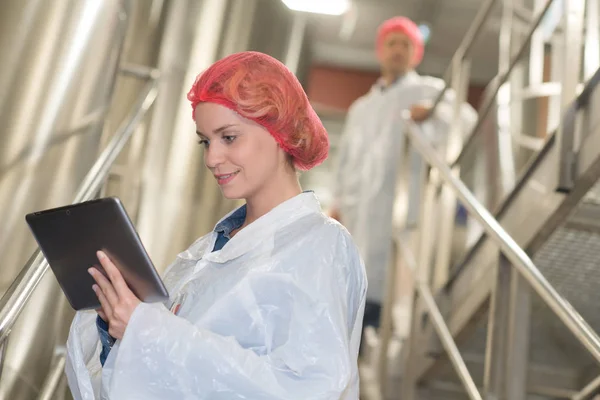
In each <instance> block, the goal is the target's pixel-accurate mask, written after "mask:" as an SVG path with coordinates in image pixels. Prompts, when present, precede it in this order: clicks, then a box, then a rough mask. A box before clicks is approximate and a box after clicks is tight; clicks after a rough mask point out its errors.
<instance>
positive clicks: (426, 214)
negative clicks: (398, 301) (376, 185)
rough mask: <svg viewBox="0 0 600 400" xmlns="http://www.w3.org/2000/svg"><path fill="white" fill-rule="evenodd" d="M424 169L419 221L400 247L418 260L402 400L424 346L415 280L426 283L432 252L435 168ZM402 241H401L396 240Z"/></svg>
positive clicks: (412, 395)
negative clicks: (432, 169) (411, 252)
mask: <svg viewBox="0 0 600 400" xmlns="http://www.w3.org/2000/svg"><path fill="white" fill-rule="evenodd" d="M426 171H428V172H426V173H425V172H424V173H423V174H422V175H421V176H422V178H423V179H424V180H425V181H426V184H425V185H422V186H421V187H422V188H423V189H422V195H421V198H422V199H423V206H422V207H421V208H420V209H419V211H420V213H419V214H420V215H419V224H418V229H417V230H412V231H409V232H410V244H409V245H408V246H403V247H408V248H411V247H412V251H413V252H414V254H416V255H417V257H418V260H415V261H413V263H414V264H416V265H414V266H413V268H412V269H413V271H412V273H413V282H414V285H413V286H414V294H413V301H412V312H411V322H410V324H411V325H410V336H409V338H408V340H407V344H406V346H405V349H406V356H405V358H404V360H403V361H404V366H403V377H402V389H401V392H402V400H415V399H416V392H417V376H415V370H416V368H415V364H416V363H417V360H418V359H419V356H420V355H422V354H423V352H424V350H423V349H419V343H422V340H421V333H422V329H421V317H422V315H423V314H422V313H421V312H420V310H421V309H422V307H421V305H422V298H421V297H420V296H419V292H418V290H417V288H418V286H419V284H420V283H421V282H423V283H424V284H425V285H428V283H429V279H430V276H429V275H430V268H429V267H430V265H431V256H432V253H433V251H432V250H433V247H432V245H433V240H432V239H433V235H432V234H431V232H432V231H434V230H435V229H433V226H432V224H433V222H434V221H435V218H434V214H433V212H434V210H435V208H436V207H435V198H436V192H437V182H438V180H437V172H435V173H434V172H433V171H429V170H428V169H427V170H426ZM399 243H400V244H402V242H401V241H399ZM399 251H402V252H403V257H402V259H403V260H405V261H404V262H406V256H405V253H406V250H404V249H403V250H399Z"/></svg>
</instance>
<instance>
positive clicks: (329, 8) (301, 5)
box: [281, 0, 350, 15]
mask: <svg viewBox="0 0 600 400" xmlns="http://www.w3.org/2000/svg"><path fill="white" fill-rule="evenodd" d="M281 1H283V4H285V5H286V6H287V7H288V8H289V9H290V10H294V11H304V12H309V13H315V14H327V15H342V14H343V13H345V12H346V11H348V8H350V0H281Z"/></svg>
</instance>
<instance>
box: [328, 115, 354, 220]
mask: <svg viewBox="0 0 600 400" xmlns="http://www.w3.org/2000/svg"><path fill="white" fill-rule="evenodd" d="M355 109H356V103H354V104H353V105H352V106H350V108H349V109H348V115H347V117H346V121H345V123H344V129H343V131H342V134H341V135H340V139H339V140H340V143H339V145H338V149H337V160H336V163H335V167H334V172H333V174H332V175H333V181H332V193H331V195H332V199H333V208H337V209H339V207H340V202H341V198H342V196H343V193H342V191H343V187H344V185H343V179H344V172H345V171H346V172H347V169H348V165H347V164H348V154H349V152H350V150H351V149H350V146H351V145H352V138H351V136H352V134H351V132H352V129H350V127H351V124H352V121H353V114H354V113H355V112H356V111H355Z"/></svg>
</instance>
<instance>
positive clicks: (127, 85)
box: [0, 0, 307, 400]
mask: <svg viewBox="0 0 600 400" xmlns="http://www.w3.org/2000/svg"><path fill="white" fill-rule="evenodd" d="M292 18H293V16H292V13H291V12H290V11H289V10H288V9H287V8H286V7H285V6H283V4H281V2H280V1H277V0H102V1H98V0H61V1H56V2H47V1H43V0H29V1H26V2H23V1H21V0H5V1H4V2H3V10H2V13H0V39H1V40H0V57H1V58H2V60H3V63H2V64H1V65H0V92H1V93H3V96H2V97H1V98H0V121H2V124H1V125H0V144H1V145H0V218H1V219H2V221H3V223H2V224H0V268H1V274H0V291H1V292H3V291H5V290H6V288H7V287H8V285H9V284H10V283H11V282H12V281H13V280H14V278H15V277H16V275H17V274H18V272H19V270H20V269H21V268H22V267H23V265H24V264H25V262H26V261H27V259H28V257H29V256H30V255H31V253H32V251H33V250H34V249H35V242H34V241H33V239H32V237H31V235H30V233H29V231H28V229H27V227H26V225H25V222H24V215H25V214H26V213H28V212H31V211H34V210H40V209H44V208H49V207H54V206H58V205H62V204H66V203H69V202H71V200H72V199H73V196H74V193H75V191H76V189H77V187H78V185H79V184H80V183H81V181H82V179H83V177H84V176H85V174H86V173H87V171H88V170H89V168H90V167H91V165H92V164H93V162H94V161H95V159H96V157H97V156H98V154H99V152H100V150H101V149H102V146H103V145H104V144H105V143H106V141H107V140H108V138H110V136H111V135H112V134H113V133H114V131H115V130H116V127H117V126H118V125H119V124H120V123H121V122H122V120H123V118H124V117H125V115H126V113H127V111H128V108H129V106H131V105H132V103H133V102H134V101H135V99H136V94H137V92H138V91H139V89H141V85H142V83H141V82H140V81H139V80H136V79H134V78H131V77H127V76H123V75H118V74H117V71H118V69H119V65H121V66H124V67H127V66H129V65H132V64H141V65H146V66H150V67H156V68H157V69H158V70H159V71H160V73H161V81H160V83H159V94H158V98H157V101H156V103H155V105H154V107H153V110H152V113H151V114H150V115H149V117H147V118H146V119H145V120H144V121H143V123H142V125H141V126H140V127H139V129H138V132H136V134H135V135H134V138H133V140H132V142H131V143H130V145H129V147H128V148H127V149H126V150H125V151H124V153H123V154H122V156H121V157H120V158H119V160H118V161H117V163H116V166H115V168H114V171H113V174H112V175H111V178H110V179H109V182H108V184H107V186H106V187H105V190H104V192H103V194H105V195H113V194H114V195H118V196H120V197H124V199H125V200H126V201H125V204H126V206H127V208H128V210H129V211H130V212H131V214H132V216H133V217H134V219H136V220H137V226H138V230H139V232H140V235H141V236H142V239H143V241H144V243H145V245H146V247H147V248H148V250H149V252H150V254H151V257H152V259H153V261H154V263H155V264H156V266H157V267H158V268H159V269H161V270H162V269H163V268H164V267H165V266H166V265H167V264H168V263H169V262H170V261H171V259H172V258H173V257H174V256H175V254H176V253H178V252H179V251H181V250H183V249H184V248H186V247H187V246H188V245H189V244H190V243H191V242H192V241H193V240H194V239H196V238H197V237H198V236H201V235H203V234H205V233H207V232H208V231H209V230H211V229H212V228H213V226H214V223H215V222H216V221H217V220H218V219H219V218H220V217H221V216H222V215H224V214H225V213H226V212H227V211H229V210H231V209H232V208H233V207H234V206H235V204H236V202H233V201H225V200H224V199H223V198H222V196H221V194H220V191H219V189H218V187H217V185H216V183H215V182H214V179H213V177H212V176H210V174H207V173H206V172H205V167H204V165H203V160H202V150H201V149H200V148H199V147H197V146H195V137H194V130H195V129H194V125H193V121H192V119H191V109H190V107H189V104H188V102H187V100H186V96H185V95H186V92H187V90H188V88H189V86H190V85H191V83H192V82H193V80H194V78H195V76H196V74H198V73H199V72H201V71H202V70H203V69H205V68H206V67H208V66H209V65H210V64H211V63H213V62H214V61H215V60H217V59H218V58H221V57H223V56H225V55H227V54H230V53H233V52H237V51H242V50H247V49H251V50H258V51H263V52H266V53H268V54H271V55H273V56H275V57H276V58H278V59H280V60H282V61H284V60H285V58H286V54H287V55H289V54H288V53H289V52H288V46H289V43H290V42H289V40H290V32H291V27H292ZM297 38H298V36H297V35H296V39H297ZM297 47H298V46H297ZM298 48H299V49H300V50H299V51H302V52H304V51H305V50H306V49H307V46H306V43H305V42H304V41H302V46H299V47H298ZM303 54H304V53H303ZM297 57H300V61H302V60H304V58H302V55H300V56H297ZM297 64H298V66H299V68H302V67H303V66H304V65H305V64H303V63H302V62H299V63H297ZM109 100H110V101H109ZM125 194H127V195H125ZM72 315H73V313H72V311H71V310H70V308H69V307H68V305H67V304H66V301H65V299H64V296H63V294H62V292H61V291H60V289H59V288H58V285H57V284H56V281H55V278H54V275H53V274H52V273H48V274H47V275H46V276H45V278H44V279H43V280H42V282H41V283H40V285H39V286H38V288H37V290H36V292H35V293H34V295H33V296H32V298H31V300H30V302H29V304H28V305H27V307H26V308H25V310H24V312H23V314H22V315H21V317H20V318H19V321H18V322H17V325H16V326H15V327H14V330H13V332H12V333H11V336H10V338H9V342H8V347H7V349H8V350H7V353H6V357H5V358H4V367H3V369H2V375H1V376H0V399H16V400H20V399H33V398H36V396H37V393H38V391H39V389H40V387H41V384H42V382H43V380H44V378H45V376H46V373H47V372H48V367H49V366H50V363H51V361H52V355H53V353H54V349H55V347H56V346H57V345H63V344H64V342H65V340H66V334H67V331H68V327H69V323H70V320H71V318H72Z"/></svg>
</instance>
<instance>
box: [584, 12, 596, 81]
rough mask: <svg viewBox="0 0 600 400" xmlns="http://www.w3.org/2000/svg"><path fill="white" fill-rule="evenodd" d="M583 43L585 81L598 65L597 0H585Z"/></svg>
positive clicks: (592, 74)
mask: <svg viewBox="0 0 600 400" xmlns="http://www.w3.org/2000/svg"><path fill="white" fill-rule="evenodd" d="M585 4H586V10H585V44H584V51H583V54H584V55H583V57H584V61H583V81H584V82H587V81H588V80H589V79H590V78H591V77H592V76H594V74H595V73H596V70H597V69H598V67H600V46H598V42H599V41H600V32H599V30H600V24H599V22H598V15H599V13H600V10H598V0H586V2H585Z"/></svg>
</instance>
